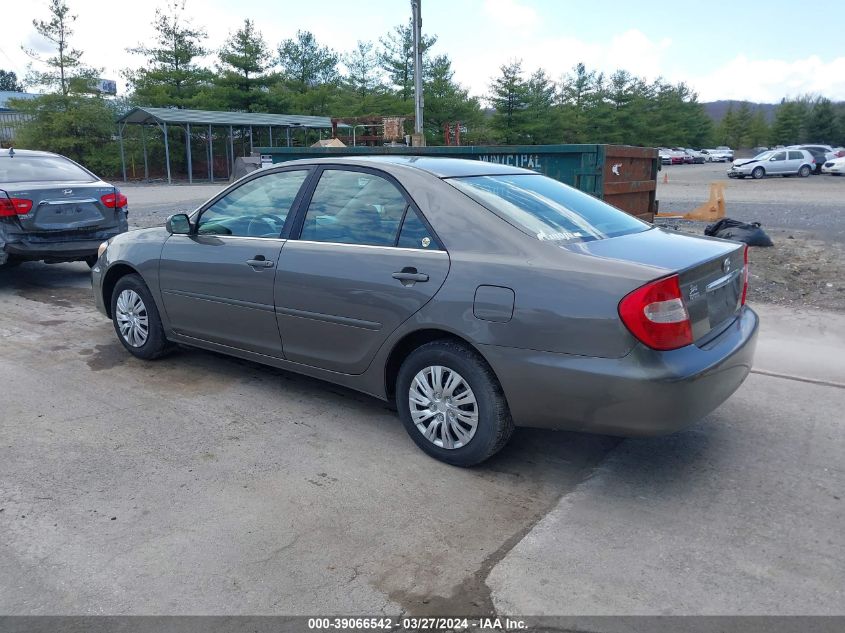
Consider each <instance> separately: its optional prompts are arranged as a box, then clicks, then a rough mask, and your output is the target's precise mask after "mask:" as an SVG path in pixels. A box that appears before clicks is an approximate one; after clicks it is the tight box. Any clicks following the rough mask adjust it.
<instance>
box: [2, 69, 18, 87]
mask: <svg viewBox="0 0 845 633" xmlns="http://www.w3.org/2000/svg"><path fill="white" fill-rule="evenodd" d="M0 90H4V91H7V92H23V85H22V84H21V83H20V82H19V81H18V76H17V75H16V74H15V73H14V71H8V72H7V71H5V70H2V69H0Z"/></svg>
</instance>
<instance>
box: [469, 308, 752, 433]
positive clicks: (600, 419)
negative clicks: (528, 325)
mask: <svg viewBox="0 0 845 633" xmlns="http://www.w3.org/2000/svg"><path fill="white" fill-rule="evenodd" d="M758 325H759V319H758V317H757V314H756V313H755V312H754V311H753V310H751V308H748V307H745V308H743V309H742V311H741V313H740V315H739V316H738V317H737V318H736V320H735V321H734V322H733V323H732V324H731V325H730V326H729V327H728V328H727V329H726V330H725V331H724V332H722V333H721V334H720V335H719V336H717V337H716V338H715V339H714V340H713V341H710V342H709V343H708V344H707V345H704V346H702V347H697V346H695V345H690V346H687V347H684V348H682V349H678V350H673V351H671V352H658V351H655V350H651V349H648V348H646V347H644V346H642V345H638V346H637V347H636V348H635V349H634V350H633V351H632V352H631V353H630V354H628V355H627V356H625V357H623V358H615V359H611V358H592V357H584V356H573V355H566V354H554V353H550V352H538V351H533V350H522V349H514V348H504V347H495V346H482V352H483V354H484V355H485V357H486V358H487V360H488V362H489V363H490V364H491V366H492V367H493V370H494V371H495V372H496V375H497V376H498V377H499V380H500V382H501V384H502V388H503V389H504V392H505V396H506V397H507V399H508V404H509V406H510V409H511V414H512V415H513V419H514V422H515V423H516V424H517V425H518V426H533V427H541V428H555V429H566V430H574V431H586V432H590V433H602V434H607V435H622V436H641V435H662V434H666V433H672V432H674V431H678V430H680V429H682V428H684V427H686V426H688V425H690V424H692V423H694V422H696V421H698V420H700V419H701V418H702V417H704V416H705V415H707V414H708V413H710V412H711V411H713V409H715V408H716V407H718V406H719V405H720V404H722V403H723V402H724V401H725V400H726V399H727V398H728V397H729V396H730V395H731V394H733V393H734V391H736V390H737V389H738V388H739V386H740V385H741V384H742V382H743V381H744V380H745V378H746V376H747V375H748V373H749V371H750V370H751V364H752V361H753V357H754V350H755V347H756V343H757V330H758Z"/></svg>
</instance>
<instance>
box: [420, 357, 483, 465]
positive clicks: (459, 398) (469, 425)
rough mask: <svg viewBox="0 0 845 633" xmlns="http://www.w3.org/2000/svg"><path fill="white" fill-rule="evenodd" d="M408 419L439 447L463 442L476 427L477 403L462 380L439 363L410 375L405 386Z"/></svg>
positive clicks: (473, 433)
mask: <svg viewBox="0 0 845 633" xmlns="http://www.w3.org/2000/svg"><path fill="white" fill-rule="evenodd" d="M408 405H409V408H410V410H411V419H412V420H413V421H414V425H415V426H416V427H417V429H418V430H419V432H420V433H422V434H423V436H424V437H425V438H426V439H427V440H428V441H429V442H431V443H432V444H434V445H435V446H439V447H440V448H446V449H456V448H461V447H462V446H466V445H467V444H468V443H469V441H470V440H471V439H472V437H473V436H474V435H475V431H476V429H477V428H478V403H477V402H476V400H475V394H474V393H473V392H472V389H470V386H469V384H468V383H467V381H466V380H464V378H463V377H462V376H461V375H460V374H459V373H458V372H456V371H454V370H453V369H449V368H448V367H443V366H441V365H433V366H430V367H426V368H424V369H423V370H421V371H420V372H419V373H417V375H416V376H414V379H413V380H412V381H411V387H410V389H409V390H408Z"/></svg>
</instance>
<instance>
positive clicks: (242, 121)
mask: <svg viewBox="0 0 845 633" xmlns="http://www.w3.org/2000/svg"><path fill="white" fill-rule="evenodd" d="M127 125H140V126H141V142H142V145H143V153H144V176H145V178H149V164H148V157H147V144H146V134H145V129H146V127H148V126H149V127H156V128H157V129H159V130H160V131H161V133H162V136H163V137H164V155H165V163H166V166H167V182H168V183H170V182H172V176H171V171H170V144H169V142H168V129H173V128H177V129H182V130H183V131H184V133H185V154H186V158H187V170H188V182H193V179H194V178H193V167H192V163H191V132H192V128H191V126H194V128H193V129H194V130H196V129H197V128H199V129H200V130H203V131H207V136H206V153H207V156H208V158H209V161H208V179H209V180H210V181H211V182H214V160H213V156H214V147H213V143H214V140H213V133H212V130H213V128H215V127H218V128H219V127H223V128H227V129H228V134H227V143H226V157H227V161H226V167H227V178H228V177H229V176H230V175H231V173H232V171H233V169H234V165H235V148H234V130H235V128H238V130H239V131H240V132H243V130H248V135H249V147H250V153H251V152H252V148H253V138H252V136H253V130H254V129H255V128H259V129H267V130H268V132H269V140H270V146H271V147H272V146H274V145H275V144H274V143H273V128H280V129H281V130H282V131H283V136H284V139H285V146H287V147H291V130H304V131H305V134H306V135H307V133H308V130H324V129H329V130H330V129H331V128H332V120H331V118H329V117H322V116H308V115H299V114H268V113H261V112H217V111H211V110H179V109H176V108H133V109H132V110H131V111H130V112H128V113H127V114H124V115H123V116H122V117H120V118H119V119H118V120H117V134H118V140H119V141H120V162H121V167H122V170H123V181H124V182H126V156H125V153H124V149H123V132H124V130H125V129H126V126H127ZM321 136H322V134H321ZM239 138H243V136H240V137H239ZM277 138H278V137H277Z"/></svg>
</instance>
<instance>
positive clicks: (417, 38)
mask: <svg viewBox="0 0 845 633" xmlns="http://www.w3.org/2000/svg"><path fill="white" fill-rule="evenodd" d="M421 4H422V0H411V26H412V28H413V31H414V137H413V142H412V145H425V135H424V134H423V77H422V73H423V64H422V15H421V8H420V5H421Z"/></svg>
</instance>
